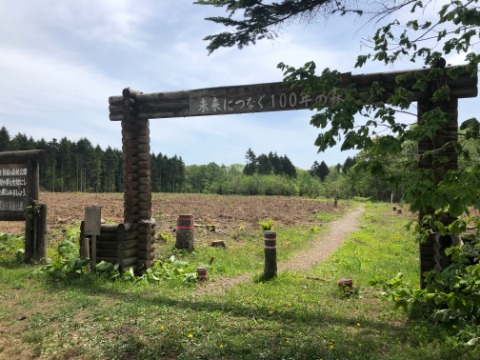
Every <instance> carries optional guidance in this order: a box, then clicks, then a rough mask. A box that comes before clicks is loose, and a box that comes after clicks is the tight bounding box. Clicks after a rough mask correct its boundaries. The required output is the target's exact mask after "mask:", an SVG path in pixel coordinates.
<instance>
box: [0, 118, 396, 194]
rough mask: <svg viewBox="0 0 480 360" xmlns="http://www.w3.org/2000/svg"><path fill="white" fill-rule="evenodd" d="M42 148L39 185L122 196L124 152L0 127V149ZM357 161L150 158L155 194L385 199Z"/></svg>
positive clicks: (84, 141) (383, 189) (383, 188)
mask: <svg viewBox="0 0 480 360" xmlns="http://www.w3.org/2000/svg"><path fill="white" fill-rule="evenodd" d="M30 149H42V150H44V151H45V153H46V156H45V159H44V161H43V162H42V163H41V164H40V186H41V188H42V189H43V190H44V191H52V192H123V153H122V151H120V150H117V149H112V148H111V147H107V148H106V149H105V150H104V149H102V148H101V147H100V146H98V145H97V146H93V145H92V144H91V142H90V141H89V140H88V139H85V138H82V139H80V140H79V141H77V142H74V141H70V140H68V139H67V138H62V139H60V140H57V139H52V140H50V141H46V140H45V139H41V140H34V139H33V138H32V137H27V135H25V134H21V133H19V134H17V135H15V136H13V137H11V136H10V135H9V133H8V130H7V129H6V128H5V127H2V128H1V129H0V151H14V150H30ZM355 162H356V160H355V159H351V158H348V159H347V160H346V161H345V163H344V164H337V165H336V166H332V167H328V166H327V165H326V164H325V162H324V161H321V162H320V163H319V162H317V161H315V162H314V163H313V165H312V167H311V168H310V169H308V170H303V169H299V168H296V167H295V166H294V165H293V164H292V162H291V161H290V159H289V158H288V157H287V156H286V155H283V156H279V155H277V154H276V153H274V152H270V153H268V154H260V155H256V154H255V153H254V152H253V150H252V149H248V150H247V151H246V154H245V164H233V165H229V166H226V165H218V164H216V163H214V162H210V163H209V164H207V165H189V166H185V163H184V162H183V160H182V158H181V157H179V156H176V155H174V156H173V157H169V156H167V155H164V154H161V153H158V154H151V174H152V191H154V192H189V193H215V194H238V195H286V196H289V195H300V196H309V197H318V196H327V197H333V196H339V197H342V198H348V197H352V196H364V197H372V198H375V199H383V200H384V199H387V198H389V197H390V192H391V191H392V190H391V188H390V187H388V186H387V185H386V184H385V183H384V182H383V181H381V179H370V180H368V181H367V182H366V180H360V179H359V178H358V177H357V176H356V175H352V174H350V173H349V169H350V168H351V167H353V166H354V165H355Z"/></svg>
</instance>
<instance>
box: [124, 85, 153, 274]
mask: <svg viewBox="0 0 480 360" xmlns="http://www.w3.org/2000/svg"><path fill="white" fill-rule="evenodd" d="M140 94H141V92H138V91H135V90H131V89H129V88H127V89H124V90H123V106H124V117H123V120H122V144H123V157H124V174H123V176H124V181H123V183H124V185H123V186H124V222H125V223H130V224H132V227H133V231H134V232H135V233H136V236H137V238H138V241H139V242H138V248H139V253H138V265H140V266H142V265H143V266H144V267H145V268H148V267H150V266H152V263H153V258H154V247H153V241H154V238H155V222H154V221H153V220H152V219H151V218H152V185H151V167H150V124H149V120H148V119H144V118H140V117H139V116H138V114H137V111H136V108H137V106H138V104H136V100H135V99H136V97H137V95H140Z"/></svg>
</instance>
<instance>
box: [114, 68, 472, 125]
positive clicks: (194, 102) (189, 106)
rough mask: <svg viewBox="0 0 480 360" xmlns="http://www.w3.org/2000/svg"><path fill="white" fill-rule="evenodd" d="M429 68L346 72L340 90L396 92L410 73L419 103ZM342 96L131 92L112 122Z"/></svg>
mask: <svg viewBox="0 0 480 360" xmlns="http://www.w3.org/2000/svg"><path fill="white" fill-rule="evenodd" d="M427 71H428V70H426V69H421V70H413V71H402V72H392V73H374V74H368V75H364V74H361V75H352V74H350V73H344V74H341V79H340V84H339V86H340V87H344V86H349V85H354V86H355V87H356V88H357V90H362V91H364V90H367V89H369V88H370V86H371V85H372V84H373V83H378V84H379V85H381V86H382V87H383V88H384V89H385V91H386V93H385V94H393V93H394V91H395V89H396V87H397V86H398V84H397V82H396V79H397V77H398V76H404V75H409V76H411V80H408V83H406V84H404V85H405V86H406V87H410V88H412V92H413V96H414V98H415V100H419V99H421V98H422V96H425V95H424V94H423V93H422V92H420V91H418V90H415V89H414V87H412V85H413V84H414V83H415V80H414V79H415V76H416V74H419V73H426V72H427ZM445 82H446V83H447V84H448V85H449V86H450V95H451V96H452V97H456V98H465V97H475V96H477V93H478V91H477V78H476V77H472V76H471V75H470V74H469V73H463V74H462V75H460V76H458V78H456V79H447V78H446V79H445ZM342 101H343V99H342V97H341V95H340V92H338V91H336V90H333V91H332V92H330V93H327V94H323V93H316V94H305V93H304V92H302V89H299V88H295V89H292V88H290V87H288V86H287V85H285V84H284V83H282V82H275V83H263V84H251V85H239V86H223V87H215V88H205V89H196V90H190V91H178V92H163V93H151V94H143V93H141V92H138V91H134V90H131V89H129V88H127V89H124V91H123V96H112V97H110V98H109V111H110V120H112V121H119V120H124V119H125V116H126V115H127V114H128V116H133V117H135V118H138V119H158V118H171V117H187V116H205V115H227V114H241V113H255V112H266V111H283V110H300V109H311V108H312V107H313V106H314V105H315V104H325V105H331V104H336V103H339V102H342Z"/></svg>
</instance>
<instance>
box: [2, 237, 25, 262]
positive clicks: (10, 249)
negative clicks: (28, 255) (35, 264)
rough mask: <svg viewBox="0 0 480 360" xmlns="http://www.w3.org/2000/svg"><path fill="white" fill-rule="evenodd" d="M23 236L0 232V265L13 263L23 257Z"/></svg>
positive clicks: (20, 260)
mask: <svg viewBox="0 0 480 360" xmlns="http://www.w3.org/2000/svg"><path fill="white" fill-rule="evenodd" d="M24 242H25V240H24V238H23V237H19V236H12V235H9V234H3V233H0V265H3V266H6V265H15V264H19V263H21V262H23V259H24V252H25V250H24V247H25V246H24Z"/></svg>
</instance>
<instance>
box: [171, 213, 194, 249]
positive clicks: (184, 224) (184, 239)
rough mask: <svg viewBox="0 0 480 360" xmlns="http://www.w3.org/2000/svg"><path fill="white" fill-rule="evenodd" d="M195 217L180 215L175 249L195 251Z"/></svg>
mask: <svg viewBox="0 0 480 360" xmlns="http://www.w3.org/2000/svg"><path fill="white" fill-rule="evenodd" d="M193 242H194V234H193V215H178V218H177V228H176V240H175V248H177V249H186V250H194V244H193Z"/></svg>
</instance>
